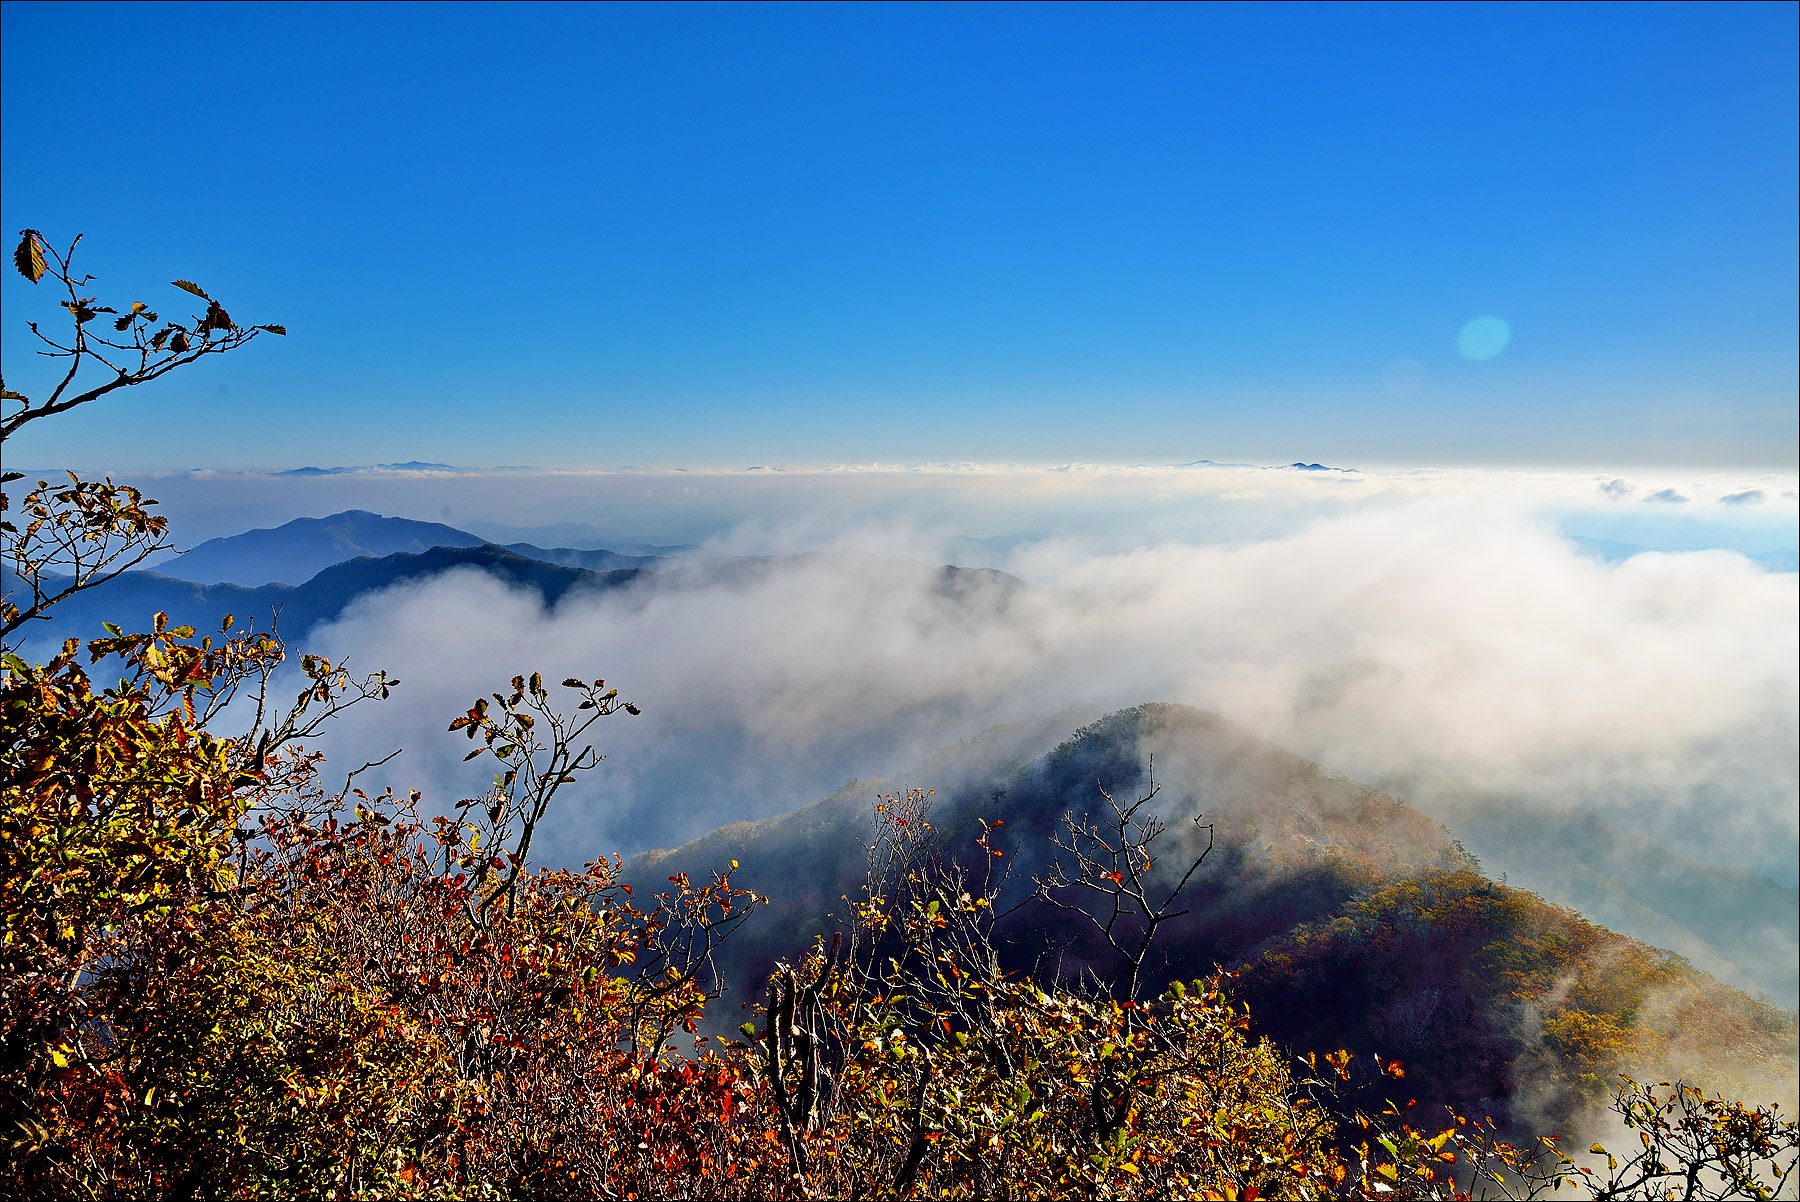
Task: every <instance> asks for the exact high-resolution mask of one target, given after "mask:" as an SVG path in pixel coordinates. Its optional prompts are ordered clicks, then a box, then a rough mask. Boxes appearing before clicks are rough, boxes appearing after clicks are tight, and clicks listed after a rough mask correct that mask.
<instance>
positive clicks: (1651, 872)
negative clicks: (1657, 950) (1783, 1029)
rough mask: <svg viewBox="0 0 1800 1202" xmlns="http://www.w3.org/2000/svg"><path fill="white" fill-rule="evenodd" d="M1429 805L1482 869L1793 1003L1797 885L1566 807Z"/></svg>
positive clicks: (1798, 973) (1797, 974) (1798, 956)
mask: <svg viewBox="0 0 1800 1202" xmlns="http://www.w3.org/2000/svg"><path fill="white" fill-rule="evenodd" d="M1432 812H1433V813H1435V814H1437V815H1438V816H1439V817H1441V818H1443V819H1444V821H1445V822H1446V823H1448V824H1449V826H1450V828H1451V830H1452V832H1453V833H1454V834H1455V835H1456V836H1457V837H1458V838H1459V839H1460V840H1461V841H1462V843H1463V845H1464V846H1465V847H1467V848H1468V850H1469V851H1470V852H1472V853H1473V854H1474V855H1475V856H1476V857H1478V858H1479V860H1480V861H1481V865H1482V868H1483V870H1484V871H1486V872H1487V874H1488V875H1489V876H1493V877H1500V876H1504V877H1505V878H1506V879H1507V880H1508V881H1509V882H1511V883H1512V884H1514V885H1517V886H1518V887H1520V888H1522V889H1528V890H1530V891H1531V892H1533V893H1538V894H1542V895H1543V896H1544V897H1545V898H1547V899H1549V900H1551V901H1554V902H1556V903H1557V904H1559V905H1564V906H1569V907H1571V908H1573V909H1576V910H1579V911H1581V913H1583V914H1585V915H1586V916H1587V917H1588V918H1590V919H1592V920H1593V921H1595V922H1598V923H1600V924H1602V925H1603V926H1607V927H1610V928H1611V929H1613V930H1615V931H1618V932H1620V933H1621V934H1625V935H1630V936H1631V937H1632V938H1634V939H1641V940H1643V941H1644V942H1645V943H1648V944H1651V945H1653V946H1656V947H1662V948H1667V949H1668V950H1670V951H1673V952H1678V953H1680V954H1681V955H1683V956H1685V957H1687V958H1688V959H1689V960H1692V961H1693V962H1694V964H1695V965H1697V966H1698V967H1700V968H1702V969H1704V970H1705V971H1707V972H1709V973H1711V974H1712V975H1713V976H1715V977H1718V978H1719V979H1720V980H1722V981H1725V982H1727V983H1729V984H1731V985H1733V986H1736V987H1737V988H1739V989H1743V990H1744V991H1745V992H1748V993H1764V994H1767V995H1768V996H1769V998H1770V999H1771V1000H1773V1001H1774V1002H1776V1003H1777V1004H1778V1005H1781V1006H1785V1007H1787V1008H1789V1009H1793V1008H1795V1007H1796V1006H1800V890H1796V889H1794V888H1793V887H1791V886H1783V885H1779V884H1777V883H1775V882H1774V881H1771V880H1769V879H1768V878H1767V877H1763V876H1758V875H1757V874H1756V873H1753V872H1749V871H1746V870H1744V869H1734V868H1725V867H1722V866H1720V865H1717V864H1705V863H1701V862H1700V861H1698V860H1692V859H1689V858H1687V857H1686V856H1682V855H1678V854H1676V853H1674V852H1670V851H1667V850H1665V849H1663V848H1661V847H1658V846H1656V845H1655V844H1653V843H1651V842H1650V841H1649V840H1647V839H1645V838H1644V837H1643V836H1642V835H1639V834H1638V833H1637V832H1635V831H1631V830H1627V829H1625V828H1624V827H1621V826H1619V825H1618V824H1617V823H1614V822H1609V821H1607V820H1606V819H1604V818H1599V817H1596V816H1594V815H1592V814H1587V813H1583V812H1582V811H1580V810H1575V809H1572V808H1568V807H1557V806H1550V805H1545V804H1542V803H1531V802H1527V801H1524V800H1522V799H1520V798H1515V797H1505V798H1502V797H1460V798H1457V799H1455V800H1454V801H1452V802H1447V803H1444V804H1442V805H1434V806H1433V807H1432Z"/></svg>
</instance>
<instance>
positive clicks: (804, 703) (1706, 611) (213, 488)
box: [158, 465, 1800, 883]
mask: <svg viewBox="0 0 1800 1202" xmlns="http://www.w3.org/2000/svg"><path fill="white" fill-rule="evenodd" d="M209 480H210V482H209ZM209 480H202V479H199V478H190V479H188V480H186V481H185V482H179V481H178V482H175V483H178V484H180V485H181V487H177V488H175V489H174V490H171V488H170V487H169V485H170V484H171V483H172V482H171V481H170V480H163V481H160V482H158V485H159V488H160V492H161V493H162V495H164V496H165V497H169V496H171V495H172V496H173V499H174V501H175V503H176V508H177V509H178V510H179V509H183V508H185V509H188V510H190V511H194V512H198V511H202V510H204V511H210V512H214V513H217V512H219V511H220V510H221V509H222V508H224V506H223V504H222V500H223V499H224V498H226V497H227V496H230V497H235V498H236V499H237V503H238V505H239V516H240V517H241V516H242V512H243V510H244V508H245V507H246V506H248V507H255V506H263V507H267V508H280V509H282V510H283V512H285V514H286V516H288V517H291V516H296V515H298V514H301V513H307V512H314V511H316V512H319V513H326V512H331V511H333V510H335V509H342V508H347V507H350V506H351V505H360V506H361V507H365V508H371V509H380V510H381V511H383V512H388V513H400V514H405V515H407V516H415V517H429V518H432V519H433V520H445V518H446V517H448V518H449V520H451V521H452V523H453V524H454V523H455V522H456V521H457V520H458V519H459V518H460V519H461V520H467V521H474V520H482V519H485V520H499V521H506V522H512V523H516V524H520V525H526V524H531V523H534V522H537V523H543V522H552V521H588V522H593V523H595V524H600V525H604V526H606V527H608V528H611V529H619V530H625V531H629V533H631V534H632V535H633V536H634V537H636V538H638V539H641V540H643V541H652V542H656V541H688V542H696V543H700V544H702V546H703V548H704V552H703V553H704V555H708V556H719V557H728V556H784V555H796V554H798V553H800V552H804V551H816V550H832V549H836V550H838V551H839V552H841V553H838V554H831V555H823V556H805V557H801V558H796V559H793V560H783V561H780V562H777V563H776V564H774V565H773V566H772V567H771V568H770V569H769V570H766V571H763V572H759V573H755V574H752V575H750V576H748V577H746V578H739V579H736V580H734V581H731V582H714V583H710V584H704V585H696V586H690V587H681V588H670V587H666V586H665V587H661V588H651V587H644V588H639V589H634V590H626V591H623V592H620V591H614V592H607V593H585V592H581V591H576V592H574V593H572V594H570V595H568V596H566V597H565V598H564V599H563V600H562V602H561V603H560V604H559V605H557V606H556V607H555V608H553V609H548V610H547V609H545V607H544V606H543V605H542V604H541V603H540V602H539V600H538V598H537V597H536V596H535V595H533V594H529V593H524V592H521V591H518V590H516V589H512V588H509V587H508V586H506V585H505V584H503V583H501V582H499V581H497V580H496V579H494V578H492V577H490V576H486V575H484V574H481V573H479V572H475V571H457V572H451V573H449V574H447V575H445V576H442V577H439V578H437V579H433V580H430V581H426V582H423V583H413V584H408V585H405V586H402V587H398V588H395V589H393V590H390V591H387V592H384V593H380V594H374V595H369V596H365V597H363V598H361V599H360V600H359V601H357V602H356V603H355V604H354V605H353V606H352V607H351V608H350V609H349V610H348V611H347V612H346V613H345V614H344V615H343V616H342V618H341V620H339V621H338V622H336V623H334V624H332V625H331V626H328V627H326V628H323V629H321V630H320V631H318V632H316V634H315V636H314V637H313V639H312V640H311V643H312V645H313V648H314V649H318V650H323V651H326V652H327V653H331V654H337V655H348V656H350V657H351V658H352V659H353V661H354V662H356V663H358V664H361V665H363V666H366V667H373V666H382V667H386V668H388V669H389V670H391V671H392V672H393V673H394V674H396V675H397V676H399V677H400V678H401V680H402V681H403V685H402V687H401V689H400V690H399V691H398V692H397V693H396V695H395V697H394V698H393V699H392V700H391V701H389V702H387V703H385V704H384V705H383V706H381V707H380V708H379V709H370V710H367V711H363V712H362V713H361V715H360V716H359V717H357V718H355V719H354V720H351V721H346V722H343V723H341V724H340V725H339V727H338V729H337V730H336V731H335V732H334V733H333V735H332V737H331V739H330V740H329V742H328V744H327V749H328V750H329V751H330V752H331V754H332V755H333V756H334V758H336V759H337V760H338V761H339V762H341V763H360V762H362V761H363V760H364V759H375V758H378V757H379V756H381V755H385V754H387V753H388V752H389V751H392V750H393V749H394V748H395V747H404V748H405V749H406V750H405V753H404V754H403V755H402V756H400V757H399V758H397V759H396V760H394V761H393V762H392V763H391V764H389V765H387V766H386V767H385V768H384V769H382V771H383V772H385V773H387V774H388V779H391V780H392V781H393V783H395V784H396V785H400V786H405V785H415V786H421V787H423V788H424V789H425V790H426V793H427V804H431V805H439V806H441V805H445V804H448V803H449V802H452V801H454V799H455V798H457V797H460V796H465V795H471V794H472V793H474V792H477V791H479V789H480V788H481V786H482V783H483V779H482V777H481V775H480V774H479V773H478V772H477V771H476V768H472V767H468V766H464V765H462V764H461V763H460V760H461V756H462V754H463V752H464V751H465V750H466V748H467V745H466V744H465V743H463V742H462V741H461V740H460V739H456V738H453V737H450V736H448V735H446V734H445V733H444V727H445V725H446V724H447V723H448V721H449V719H450V718H451V717H452V716H454V715H455V714H456V713H457V712H460V710H461V709H463V708H464V707H466V706H467V704H468V703H469V702H470V701H471V700H473V698H474V697H475V696H477V695H478V694H480V693H482V692H484V691H487V690H489V689H492V688H496V687H499V686H500V685H501V683H502V682H504V681H505V680H507V679H509V678H510V677H511V676H512V675H513V674H514V673H518V672H530V671H533V670H538V671H542V672H543V673H544V675H545V676H546V677H547V678H551V679H561V678H562V677H563V676H565V675H578V676H583V677H590V678H591V677H596V676H601V677H605V678H606V679H607V680H608V681H609V682H610V683H611V684H613V685H616V686H617V687H618V688H619V689H620V691H621V693H622V694H623V695H624V696H626V697H628V698H630V699H631V700H632V701H634V702H636V703H637V704H638V705H639V706H641V707H642V709H643V711H644V713H643V716H642V717H639V718H635V719H634V718H629V717H626V716H623V715H620V716H616V717H614V718H611V719H609V720H607V722H605V723H604V724H602V725H601V726H600V727H597V728H596V731H595V735H596V742H597V743H598V745H599V747H600V749H601V750H602V751H604V752H605V753H606V755H607V757H608V758H607V761H606V763H605V764H604V765H602V767H601V768H600V769H599V770H598V771H596V772H595V773H593V774H591V775H590V777H588V778H587V779H586V780H585V781H584V783H583V785H582V787H581V788H580V790H579V791H578V796H577V797H576V798H575V799H574V800H573V801H572V802H571V803H570V805H569V806H568V807H567V808H566V809H565V810H563V811H562V812H561V813H559V814H558V815H556V816H555V818H554V819H553V826H552V829H551V830H550V831H549V832H548V839H547V842H546V843H545V844H544V845H543V846H544V850H545V851H546V853H548V854H549V855H550V856H551V857H552V858H557V859H561V860H564V861H569V862H575V861H579V860H582V859H586V858H590V857H592V856H595V855H599V854H602V853H606V852H615V851H616V852H625V853H630V852H633V851H636V850H639V849H641V848H645V847H651V846H671V845H674V844H678V843H680V842H682V841H684V840H686V839H689V838H692V837H695V836H697V835H700V834H702V833H705V832H706V831H708V830H711V829H713V828H715V827H716V826H718V825H721V824H723V823H726V822H732V821H738V820H742V819H755V818H759V817H763V816H767V815H770V814H774V813H780V812H783V811H786V810H789V809H792V808H795V807H797V806H799V805H803V804H806V803H808V802H810V801H813V800H816V799H818V798H819V797H821V796H823V795H825V794H827V793H829V792H831V791H832V790H834V789H836V788H837V787H838V786H839V785H841V784H843V783H844V782H845V781H846V780H849V779H852V778H861V779H869V778H891V777H893V776H895V775H896V774H902V773H905V772H906V771H907V770H908V769H910V768H911V767H912V766H914V765H916V764H918V763H919V762H920V761H921V760H923V759H924V758H925V757H926V756H927V755H929V754H930V753H931V752H932V751H934V750H936V749H937V748H939V747H941V746H944V745H947V744H951V743H954V742H956V741H958V740H960V739H963V738H966V737H968V736H969V735H971V734H973V733H976V732H978V731H980V730H982V729H984V728H986V727H989V726H992V725H995V724H998V723H1005V722H1013V721H1021V720H1025V719H1028V718H1032V717H1033V716H1037V715H1043V714H1047V713H1055V712H1062V711H1069V712H1071V713H1099V712H1104V711H1105V710H1108V709H1112V708H1116V707H1120V706H1126V705H1132V704H1136V703H1138V702H1142V701H1148V700H1162V701H1175V702H1184V703H1189V704H1193V705H1197V706H1202V707H1205V708H1208V709H1213V710H1217V711H1218V712H1220V713H1222V714H1224V715H1225V716H1227V717H1228V718H1231V719H1232V720H1234V721H1236V722H1238V723H1241V724H1243V725H1245V726H1247V727H1249V728H1250V729H1252V730H1254V731H1255V732H1257V733H1259V734H1262V735H1264V736H1266V737H1268V738H1270V739H1273V740H1275V741H1276V742H1279V743H1281V744H1283V745H1286V746H1288V747H1290V748H1292V749H1294V750H1296V751H1298V752H1300V753H1301V754H1304V755H1306V756H1309V757H1312V758H1315V759H1317V760H1319V761H1320V762H1321V763H1323V764H1325V765H1326V766H1327V767H1329V768H1332V769H1336V770H1339V771H1342V772H1345V773H1347V774H1349V775H1351V776H1354V777H1357V778H1359V779H1362V780H1365V781H1368V782H1370V783H1374V784H1377V785H1381V786H1384V787H1390V788H1393V789H1394V790H1395V791H1396V792H1399V793H1400V794H1401V795H1403V796H1409V795H1410V796H1417V797H1420V798H1427V797H1430V796H1434V795H1444V794H1447V793H1455V792H1457V791H1460V790H1477V791H1482V792H1488V793H1515V794H1519V795H1523V796H1528V797H1533V798H1541V799H1546V800H1551V801H1558V802H1567V803H1573V804H1577V805H1581V806H1584V807H1588V808H1591V809H1593V810H1595V811H1597V812H1600V813H1602V814H1604V815H1605V816H1607V817H1611V818H1614V819H1617V820H1623V821H1625V822H1627V823H1628V824H1630V825H1631V826H1633V827H1634V828H1635V829H1638V830H1639V831H1641V832H1642V833H1644V834H1645V835H1647V836H1649V837H1651V838H1652V839H1654V840H1656V841H1658V842H1660V843H1662V844H1664V845H1665V846H1667V847H1670V848H1672V849H1675V850H1678V851H1681V852H1683V853H1685V854H1688V855H1690V856H1693V857H1695V858H1699V859H1705V860H1710V861H1713V862H1718V863H1725V864H1733V865H1739V866H1743V867H1748V868H1753V869H1756V870H1758V871H1762V872H1765V873H1767V874H1769V875H1771V876H1774V877H1775V878H1776V879H1778V880H1781V881H1783V882H1784V883H1793V879H1794V876H1795V861H1796V848H1797V846H1800V832H1797V829H1796V825H1797V816H1796V810H1797V806H1796V799H1797V782H1800V764H1797V759H1800V753H1797V750H1796V739H1797V734H1800V672H1797V667H1796V665H1797V663H1800V636H1797V631H1800V588H1797V587H1796V581H1797V580H1800V577H1796V575H1795V574H1794V573H1793V572H1792V571H1781V570H1772V569H1771V566H1770V565H1771V563H1774V564H1775V565H1776V566H1780V562H1781V558H1782V555H1783V554H1784V553H1785V552H1784V548H1786V547H1788V546H1791V545H1792V542H1793V540H1794V527H1795V519H1796V505H1795V488H1794V480H1793V479H1792V478H1791V477H1787V478H1777V477H1769V476H1758V477H1752V478H1742V477H1741V476H1732V475H1729V474H1720V475H1707V474H1700V473H1695V474H1691V475H1690V476H1688V477H1685V478H1681V479H1672V478H1668V474H1667V473H1666V472H1665V473H1663V475H1662V476H1661V477H1653V478H1647V479H1643V480H1638V479H1635V478H1633V477H1632V476H1631V475H1629V474H1628V473H1620V472H1613V473H1588V474H1571V473H1541V472H1527V471H1519V472H1498V471H1464V472H1421V471H1416V470H1408V471H1395V472H1388V473H1380V472H1371V471H1364V472H1331V471H1301V470H1296V469H1292V468H1282V469H1257V468H1246V467H1232V466H1200V467H1184V468H1080V467H1071V468H1065V469H1020V468H1006V469H1001V468H983V467H970V466H966V465H964V466H954V467H951V466H945V465H938V466H936V467H931V468H914V469H891V468H864V469H858V470H841V471H809V472H793V473H776V472H772V471H765V472H757V473H751V472H746V471H733V472H715V473H698V472H695V473H675V472H660V473H632V472H612V473H555V474H551V473H543V474H521V473H511V474H490V473H447V472H436V473H419V472H413V473H367V474H362V475H360V476H359V475H357V474H350V475H348V476H345V475H340V476H336V477H331V478H325V479H319V478H301V479H299V480H294V479H291V478H290V479H286V480H281V481H270V480H268V479H266V478H258V479H246V478H244V477H237V478H235V479H234V480H219V479H212V478H209ZM325 487H329V488H330V491H329V493H321V492H319V490H320V489H321V488H325ZM209 490H210V491H209ZM684 490H685V491H684ZM1670 493H1674V494H1677V495H1679V496H1681V497H1683V498H1685V500H1681V501H1675V500H1671V499H1670ZM1750 494H1755V495H1750ZM483 498H485V501H484V500H483ZM445 511H448V512H447V513H446V512H445ZM178 516H179V515H178ZM238 528H240V529H241V528H242V526H241V525H240V526H239V527H238ZM217 532H219V531H216V530H206V531H205V533H208V534H211V533H217ZM1582 540H1585V541H1582ZM1643 547H1651V548H1657V547H1663V548H1668V549H1662V550H1658V549H1652V550H1648V551H1644V550H1640V548H1643ZM1752 555H1759V556H1760V558H1753V557H1752ZM945 562H960V563H964V564H980V565H983V566H989V567H994V568H998V569H1001V570H1003V571H1004V572H1006V573H1008V574H1009V575H1010V576H1011V577H1015V578H1017V580H1018V581H1020V582H1022V584H1019V583H1014V582H1012V581H1010V580H1008V579H1005V578H997V577H981V578H972V579H970V580H968V581H965V582H964V585H963V587H961V588H959V589H958V590H954V591H947V590H945V589H943V588H941V587H939V584H938V578H937V576H936V575H935V574H933V573H930V572H923V571H921V570H919V568H918V567H917V565H918V564H919V563H925V564H931V565H936V564H942V563H945ZM476 767H479V765H477V766H476ZM906 783H909V784H922V785H927V786H928V785H929V784H930V782H929V781H912V780H910V779H909V780H908V781H907V782H906Z"/></svg>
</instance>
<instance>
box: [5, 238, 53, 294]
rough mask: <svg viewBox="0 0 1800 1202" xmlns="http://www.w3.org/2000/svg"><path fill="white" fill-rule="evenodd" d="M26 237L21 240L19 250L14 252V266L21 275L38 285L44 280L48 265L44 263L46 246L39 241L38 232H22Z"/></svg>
mask: <svg viewBox="0 0 1800 1202" xmlns="http://www.w3.org/2000/svg"><path fill="white" fill-rule="evenodd" d="M19 232H20V233H21V234H23V235H24V237H22V238H20V239H19V248H18V249H17V250H15V251H13V266H14V267H17V268H18V269H19V274H20V275H22V276H24V277H25V278H26V279H28V280H30V281H31V282H32V283H34V284H35V283H37V282H38V281H39V280H41V279H43V278H44V272H45V270H46V268H47V266H48V265H47V264H46V263H45V262H44V246H43V244H42V243H41V242H39V241H38V236H37V231H36V230H20V231H19Z"/></svg>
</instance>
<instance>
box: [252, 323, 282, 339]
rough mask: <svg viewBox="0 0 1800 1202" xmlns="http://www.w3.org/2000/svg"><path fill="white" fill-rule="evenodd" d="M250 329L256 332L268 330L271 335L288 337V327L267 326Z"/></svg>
mask: <svg viewBox="0 0 1800 1202" xmlns="http://www.w3.org/2000/svg"><path fill="white" fill-rule="evenodd" d="M250 328H251V329H254V330H267V331H268V332H269V333H271V334H280V335H281V336H282V337H283V338H286V337H287V327H286V326H278V325H266V326H252V327H250Z"/></svg>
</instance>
